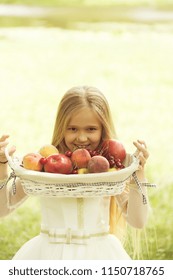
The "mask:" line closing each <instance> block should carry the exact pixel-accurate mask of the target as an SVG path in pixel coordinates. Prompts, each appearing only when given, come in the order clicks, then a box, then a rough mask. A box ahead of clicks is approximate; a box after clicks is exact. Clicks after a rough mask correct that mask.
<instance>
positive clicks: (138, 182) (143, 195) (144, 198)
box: [132, 172, 156, 204]
mask: <svg viewBox="0 0 173 280" xmlns="http://www.w3.org/2000/svg"><path fill="white" fill-rule="evenodd" d="M132 177H133V179H134V181H135V183H136V185H137V187H138V188H139V190H140V192H141V194H142V200H143V204H147V198H146V195H145V194H144V193H143V190H142V186H143V187H156V184H151V183H147V182H140V181H139V179H138V177H137V175H136V172H134V173H133V174H132Z"/></svg>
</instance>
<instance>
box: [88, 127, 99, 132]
mask: <svg viewBox="0 0 173 280" xmlns="http://www.w3.org/2000/svg"><path fill="white" fill-rule="evenodd" d="M88 130H89V131H91V132H92V131H96V130H97V128H96V127H89V128H88Z"/></svg>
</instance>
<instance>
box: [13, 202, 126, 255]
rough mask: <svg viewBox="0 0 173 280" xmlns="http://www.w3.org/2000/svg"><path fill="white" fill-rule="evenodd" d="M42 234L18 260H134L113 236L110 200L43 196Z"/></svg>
mask: <svg viewBox="0 0 173 280" xmlns="http://www.w3.org/2000/svg"><path fill="white" fill-rule="evenodd" d="M40 200H41V208H42V221H41V231H40V234H39V235H38V236H36V237H34V238H32V239H31V240H29V241H28V242H26V243H25V244H24V245H23V246H22V247H21V248H20V249H19V251H18V252H17V253H16V255H15V256H14V258H13V259H14V260H122V259H124V260H125V259H126V260H128V259H130V257H129V255H128V254H127V253H126V251H125V250H124V248H123V246H122V244H121V242H120V241H119V239H118V238H116V237H115V236H114V235H112V234H109V208H110V197H95V198H57V197H55V198H54V197H53V198H46V197H40Z"/></svg>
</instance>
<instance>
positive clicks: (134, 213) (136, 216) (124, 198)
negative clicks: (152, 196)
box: [115, 184, 149, 228]
mask: <svg viewBox="0 0 173 280" xmlns="http://www.w3.org/2000/svg"><path fill="white" fill-rule="evenodd" d="M142 191H143V194H144V195H145V196H146V198H147V192H146V188H145V187H142ZM115 199H116V202H117V204H118V206H119V208H121V210H122V213H123V215H124V217H125V219H126V221H127V222H128V224H130V225H131V226H133V227H135V228H142V227H143V226H144V225H145V224H146V222H147V218H148V210H149V206H148V202H147V203H146V204H144V203H143V197H142V193H141V191H140V190H139V189H138V187H137V186H136V185H135V184H133V185H128V184H127V188H126V190H125V191H124V192H123V193H122V194H120V195H117V196H116V197H115Z"/></svg>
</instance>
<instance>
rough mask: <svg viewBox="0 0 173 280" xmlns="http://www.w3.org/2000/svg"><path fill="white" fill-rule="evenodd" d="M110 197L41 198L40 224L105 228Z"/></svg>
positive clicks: (49, 226) (61, 227)
mask: <svg viewBox="0 0 173 280" xmlns="http://www.w3.org/2000/svg"><path fill="white" fill-rule="evenodd" d="M109 206H110V198H109V197H101V198H41V207H42V225H45V226H46V227H48V228H57V229H66V228H71V229H74V230H81V229H82V230H87V231H95V230H97V231H98V230H99V231H102V230H105V229H106V228H107V229H108V227H109Z"/></svg>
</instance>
